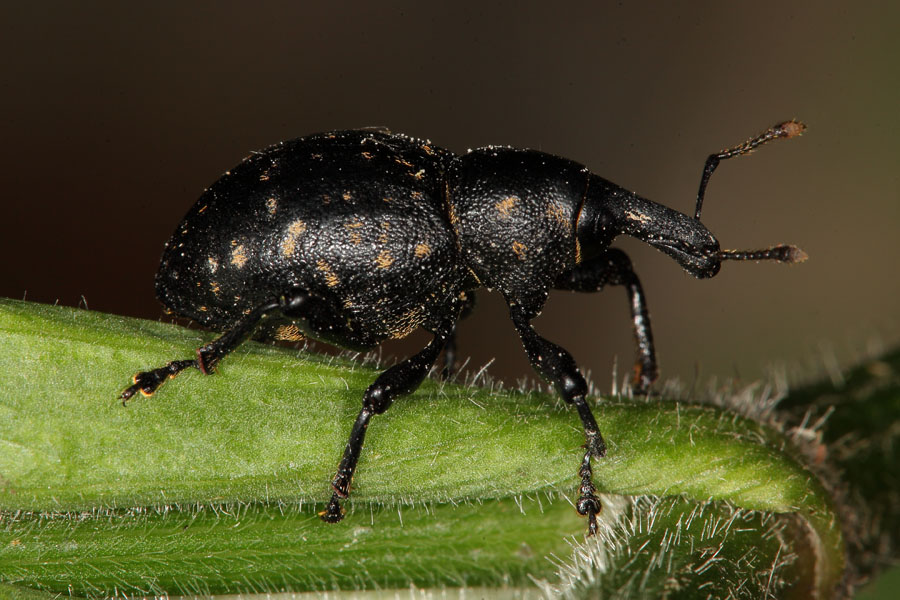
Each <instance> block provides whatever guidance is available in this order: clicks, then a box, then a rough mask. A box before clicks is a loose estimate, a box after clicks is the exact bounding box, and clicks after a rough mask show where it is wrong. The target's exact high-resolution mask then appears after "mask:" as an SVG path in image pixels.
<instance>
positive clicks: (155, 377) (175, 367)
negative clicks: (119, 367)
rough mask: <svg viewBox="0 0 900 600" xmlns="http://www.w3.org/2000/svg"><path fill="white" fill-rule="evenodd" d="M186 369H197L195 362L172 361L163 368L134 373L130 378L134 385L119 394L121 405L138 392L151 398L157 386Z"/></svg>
mask: <svg viewBox="0 0 900 600" xmlns="http://www.w3.org/2000/svg"><path fill="white" fill-rule="evenodd" d="M188 367H197V368H199V367H198V365H197V361H196V360H173V361H172V362H170V363H169V364H167V365H166V366H164V367H160V368H158V369H153V370H151V371H141V372H140V373H135V375H134V377H132V378H131V380H132V381H133V382H134V385H131V386H128V387H127V388H125V389H124V390H122V393H121V394H119V399H120V400H121V401H122V405H123V406H125V405H126V404H127V403H128V400H129V399H131V397H132V396H134V395H135V394H136V393H138V392H140V393H141V395H143V396H148V397H149V396H152V395H153V394H154V393H155V392H156V390H158V389H159V386H161V385H162V384H164V383H165V382H166V381H168V380H169V379H171V378H173V377H175V376H176V375H178V374H179V373H181V372H182V371H183V370H185V369H187V368H188Z"/></svg>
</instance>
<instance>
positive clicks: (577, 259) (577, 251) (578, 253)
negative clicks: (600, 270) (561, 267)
mask: <svg viewBox="0 0 900 600" xmlns="http://www.w3.org/2000/svg"><path fill="white" fill-rule="evenodd" d="M575 264H576V265H580V264H581V242H579V241H578V238H575Z"/></svg>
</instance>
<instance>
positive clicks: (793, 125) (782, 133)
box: [694, 120, 806, 221]
mask: <svg viewBox="0 0 900 600" xmlns="http://www.w3.org/2000/svg"><path fill="white" fill-rule="evenodd" d="M805 129H806V125H804V124H803V123H801V122H800V121H793V120H791V121H785V122H784V123H779V124H778V125H773V126H772V127H769V128H768V129H766V130H765V131H763V132H762V133H761V134H759V135H758V136H756V137H753V138H750V139H749V140H747V141H746V142H744V143H742V144H738V145H737V146H734V147H732V148H728V149H727V150H722V151H721V152H717V153H715V154H710V155H709V157H708V158H707V159H706V163H705V164H704V165H703V174H702V175H701V176H700V189H699V190H698V191H697V206H696V208H695V209H694V219H696V220H697V221H699V220H700V212H701V211H702V210H703V197H704V196H705V195H706V185H707V184H708V183H709V178H710V177H712V174H713V172H715V170H716V167H718V166H719V163H720V162H721V161H723V160H727V159H729V158H734V157H735V156H741V155H742V154H749V153H751V152H753V151H754V150H756V149H757V148H759V147H760V146H762V145H763V144H765V143H767V142H770V141H772V140H777V139H778V138H786V139H790V138H792V137H797V136H798V135H800V134H801V133H803V131H804V130H805Z"/></svg>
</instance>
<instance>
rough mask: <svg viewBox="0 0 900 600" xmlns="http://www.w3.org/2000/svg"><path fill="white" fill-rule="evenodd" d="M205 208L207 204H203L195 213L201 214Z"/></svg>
mask: <svg viewBox="0 0 900 600" xmlns="http://www.w3.org/2000/svg"><path fill="white" fill-rule="evenodd" d="M207 208H209V205H208V204H204V205H203V206H201V207H200V210H198V211H197V214H198V215H200V214H203V211H204V210H206V209H207Z"/></svg>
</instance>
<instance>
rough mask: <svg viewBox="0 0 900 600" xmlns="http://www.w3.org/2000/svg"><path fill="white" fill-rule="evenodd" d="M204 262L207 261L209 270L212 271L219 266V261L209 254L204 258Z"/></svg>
mask: <svg viewBox="0 0 900 600" xmlns="http://www.w3.org/2000/svg"><path fill="white" fill-rule="evenodd" d="M206 262H208V263H209V270H210V271H212V272H213V273H215V272H216V270H217V269H218V268H219V261H218V260H216V259H215V257H212V256H210V257H209V258H207V259H206Z"/></svg>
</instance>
